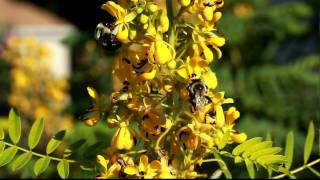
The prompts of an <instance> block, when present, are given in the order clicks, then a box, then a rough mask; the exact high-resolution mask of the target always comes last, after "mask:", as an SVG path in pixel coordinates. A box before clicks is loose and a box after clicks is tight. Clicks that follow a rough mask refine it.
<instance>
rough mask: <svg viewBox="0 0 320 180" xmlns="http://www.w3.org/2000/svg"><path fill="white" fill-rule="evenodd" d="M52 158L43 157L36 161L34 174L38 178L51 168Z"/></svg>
mask: <svg viewBox="0 0 320 180" xmlns="http://www.w3.org/2000/svg"><path fill="white" fill-rule="evenodd" d="M49 163H50V158H49V157H48V156H45V157H42V158H40V159H38V160H37V161H36V163H35V164H34V166H33V172H34V173H35V175H36V176H38V175H39V174H41V173H43V172H44V171H45V170H46V169H47V168H48V166H49Z"/></svg>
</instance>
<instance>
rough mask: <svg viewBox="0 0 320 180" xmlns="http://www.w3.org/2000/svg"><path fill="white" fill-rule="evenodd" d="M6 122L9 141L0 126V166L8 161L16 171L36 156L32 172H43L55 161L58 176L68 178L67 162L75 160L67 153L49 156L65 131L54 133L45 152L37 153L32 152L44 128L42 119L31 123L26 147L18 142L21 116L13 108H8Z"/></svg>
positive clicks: (58, 144)
mask: <svg viewBox="0 0 320 180" xmlns="http://www.w3.org/2000/svg"><path fill="white" fill-rule="evenodd" d="M8 124H9V127H8V134H9V139H10V142H7V141H6V140H5V132H4V129H3V128H0V167H1V166H5V165H7V164H9V163H10V167H11V169H12V170H13V171H18V170H20V169H22V168H24V167H25V166H26V165H27V164H28V162H29V161H30V160H31V159H32V158H36V159H37V160H36V162H35V164H34V166H33V172H34V174H35V175H36V176H38V175H40V174H42V173H43V172H45V170H46V169H47V168H48V166H49V164H50V163H52V162H53V161H56V162H57V165H56V166H57V171H58V173H59V175H60V177H61V178H68V176H69V164H70V163H75V161H74V160H71V159H67V158H66V157H67V155H63V156H62V158H58V157H54V156H51V154H52V153H53V152H54V151H55V150H56V149H57V148H58V147H59V146H60V144H61V143H62V139H63V137H64V135H65V131H60V132H58V133H56V134H55V135H54V136H53V137H52V138H51V139H50V141H49V142H48V144H47V147H46V154H39V153H37V152H34V151H33V149H34V148H35V147H36V146H37V145H38V143H39V141H40V139H41V136H42V132H43V128H44V119H42V118H41V119H37V120H36V121H35V122H34V123H33V125H32V127H31V129H30V132H29V135H28V148H24V147H21V146H19V144H18V143H19V140H20V137H21V118H20V116H19V115H18V113H17V112H16V111H15V110H14V109H11V110H10V113H9V118H8ZM19 152H21V153H19ZM64 154H65V153H64Z"/></svg>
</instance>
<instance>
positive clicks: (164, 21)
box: [160, 12, 169, 33]
mask: <svg viewBox="0 0 320 180" xmlns="http://www.w3.org/2000/svg"><path fill="white" fill-rule="evenodd" d="M160 25H161V26H160V27H161V32H162V33H165V32H167V31H168V29H169V19H168V16H167V15H166V14H165V13H164V12H162V13H161V16H160Z"/></svg>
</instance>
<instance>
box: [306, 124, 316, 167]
mask: <svg viewBox="0 0 320 180" xmlns="http://www.w3.org/2000/svg"><path fill="white" fill-rule="evenodd" d="M314 131H315V130H314V125H313V122H312V121H311V122H310V124H309V128H308V134H307V138H306V144H305V145H304V164H307V162H308V159H309V157H310V154H311V151H312V146H313V141H314Z"/></svg>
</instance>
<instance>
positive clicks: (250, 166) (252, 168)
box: [244, 158, 255, 179]
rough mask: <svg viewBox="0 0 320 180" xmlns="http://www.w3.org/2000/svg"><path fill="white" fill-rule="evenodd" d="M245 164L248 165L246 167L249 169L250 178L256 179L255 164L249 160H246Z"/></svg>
mask: <svg viewBox="0 0 320 180" xmlns="http://www.w3.org/2000/svg"><path fill="white" fill-rule="evenodd" d="M244 162H245V163H246V167H247V170H248V174H249V176H250V178H251V179H254V177H255V170H254V166H253V162H252V161H251V160H250V159H248V158H245V159H244Z"/></svg>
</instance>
